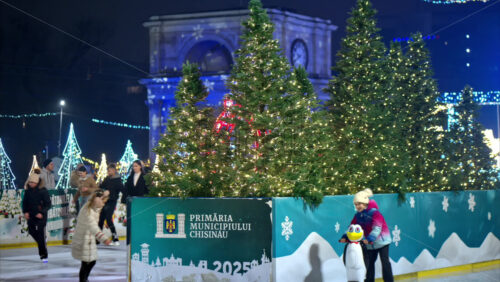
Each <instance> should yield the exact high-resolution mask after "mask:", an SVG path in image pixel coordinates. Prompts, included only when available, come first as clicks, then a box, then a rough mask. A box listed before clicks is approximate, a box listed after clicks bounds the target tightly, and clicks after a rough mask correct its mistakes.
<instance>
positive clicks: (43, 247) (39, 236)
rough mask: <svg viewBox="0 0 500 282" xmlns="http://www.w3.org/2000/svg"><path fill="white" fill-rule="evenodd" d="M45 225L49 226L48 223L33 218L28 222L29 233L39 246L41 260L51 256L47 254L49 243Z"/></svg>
mask: <svg viewBox="0 0 500 282" xmlns="http://www.w3.org/2000/svg"><path fill="white" fill-rule="evenodd" d="M45 225H47V222H45V221H44V220H36V219H31V218H30V219H29V220H28V233H29V234H30V235H31V237H33V239H35V241H36V244H37V245H38V254H39V255H40V259H45V258H47V257H48V256H49V255H48V253H47V243H46V242H45Z"/></svg>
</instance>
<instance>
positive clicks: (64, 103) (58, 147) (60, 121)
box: [57, 100, 66, 156]
mask: <svg viewBox="0 0 500 282" xmlns="http://www.w3.org/2000/svg"><path fill="white" fill-rule="evenodd" d="M64 105H66V102H64V100H61V101H59V106H60V107H61V114H60V116H59V143H58V144H57V151H58V153H57V155H58V156H60V155H61V130H62V116H63V107H64Z"/></svg>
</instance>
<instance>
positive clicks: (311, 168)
mask: <svg viewBox="0 0 500 282" xmlns="http://www.w3.org/2000/svg"><path fill="white" fill-rule="evenodd" d="M290 80H291V86H290V88H289V90H288V93H287V95H286V96H285V98H284V103H282V104H280V108H279V110H278V112H279V113H280V115H279V119H278V121H279V123H278V126H277V127H276V128H275V129H274V131H273V132H272V134H277V135H279V137H278V138H276V139H275V142H274V146H275V148H276V150H274V151H271V152H270V153H269V156H270V157H271V159H274V162H272V163H271V164H270V165H269V166H270V167H272V168H273V170H274V172H273V173H275V174H276V175H277V176H278V178H277V179H279V181H280V182H279V183H276V184H275V187H276V188H278V187H279V188H278V189H274V191H273V193H274V194H275V195H277V196H294V197H302V198H303V199H304V200H305V201H306V202H308V203H309V204H312V205H317V204H319V203H321V200H322V198H323V196H324V195H325V193H332V191H331V190H330V189H329V188H330V187H331V186H330V185H331V184H332V183H330V182H329V181H328V178H329V176H331V175H332V170H331V166H329V161H330V160H331V158H332V154H331V153H332V151H331V148H333V142H332V141H333V140H332V138H331V132H330V127H328V126H327V124H328V123H327V117H326V115H325V111H324V109H323V108H322V107H320V105H319V103H318V99H317V96H316V93H315V92H314V89H313V86H312V84H311V82H310V81H309V79H308V78H307V72H306V70H305V69H304V68H303V67H299V68H296V69H294V71H293V73H292V74H291V76H290ZM284 188H286V189H284ZM287 190H288V191H287Z"/></svg>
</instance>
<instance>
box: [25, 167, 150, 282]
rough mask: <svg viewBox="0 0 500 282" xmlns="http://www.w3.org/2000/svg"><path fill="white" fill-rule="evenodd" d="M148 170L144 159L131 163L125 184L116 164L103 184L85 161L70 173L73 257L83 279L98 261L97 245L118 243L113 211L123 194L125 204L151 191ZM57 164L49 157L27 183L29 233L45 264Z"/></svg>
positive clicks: (108, 170) (122, 198)
mask: <svg viewBox="0 0 500 282" xmlns="http://www.w3.org/2000/svg"><path fill="white" fill-rule="evenodd" d="M145 174H146V169H145V166H144V164H143V162H142V161H140V160H136V161H134V162H133V164H132V168H131V171H130V174H129V175H128V177H127V179H126V181H125V183H123V182H122V179H121V176H120V175H119V174H118V172H117V168H116V165H115V164H113V163H111V164H109V165H108V167H107V176H106V178H104V180H103V181H102V182H101V183H99V184H98V183H96V179H95V176H94V175H93V174H91V173H90V172H89V170H88V169H87V167H86V166H85V165H84V164H79V165H78V166H77V168H76V170H74V171H73V172H72V173H71V178H70V185H71V187H72V188H75V189H76V193H75V195H74V197H73V203H74V204H75V206H76V210H77V218H76V227H75V232H74V234H73V239H72V252H71V254H72V256H73V258H75V259H77V260H79V261H81V267H80V272H79V278H80V281H87V280H88V277H89V275H90V272H91V270H92V268H93V267H94V266H95V264H96V260H97V245H98V244H100V243H103V244H105V245H115V246H117V245H119V244H120V243H119V238H118V234H117V232H116V228H115V226H114V223H113V214H114V211H115V209H116V207H117V204H118V200H119V198H120V193H121V194H122V196H121V203H123V204H125V203H126V202H127V199H129V198H131V197H142V196H144V195H146V194H148V187H147V184H146V180H145V178H144V175H145ZM55 187H56V184H55V174H54V163H53V162H52V160H50V159H48V160H45V161H44V162H43V168H42V169H41V170H40V169H35V170H33V172H32V173H30V175H29V176H28V179H27V181H26V183H25V187H24V188H25V193H24V197H23V201H22V210H23V214H24V218H25V219H26V220H27V222H28V233H29V234H30V235H31V236H32V237H33V239H34V240H35V242H36V243H37V245H38V254H39V256H40V260H41V261H42V262H43V263H47V262H48V252H47V243H46V231H45V228H46V225H47V214H48V211H49V210H50V208H51V206H52V203H51V200H50V195H49V192H48V190H50V189H55ZM104 222H106V223H107V226H108V227H109V229H110V230H111V238H108V237H107V236H106V235H105V233H104V232H103V227H104Z"/></svg>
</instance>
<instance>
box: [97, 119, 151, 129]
mask: <svg viewBox="0 0 500 282" xmlns="http://www.w3.org/2000/svg"><path fill="white" fill-rule="evenodd" d="M92 121H93V122H95V123H102V124H106V125H113V126H120V127H126V128H132V129H144V130H149V126H145V125H132V124H127V123H121V122H113V121H105V120H100V119H95V118H93V119H92Z"/></svg>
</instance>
